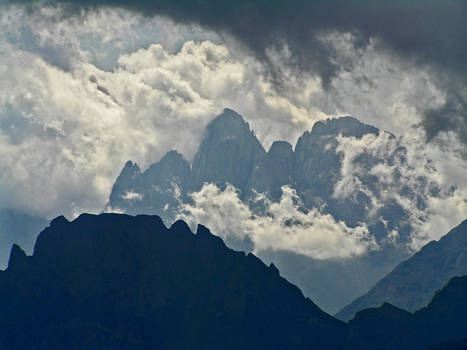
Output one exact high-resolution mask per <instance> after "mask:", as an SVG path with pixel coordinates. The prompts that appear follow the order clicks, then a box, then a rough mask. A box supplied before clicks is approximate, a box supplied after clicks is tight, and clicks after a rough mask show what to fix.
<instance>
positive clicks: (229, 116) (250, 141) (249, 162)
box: [193, 109, 266, 191]
mask: <svg viewBox="0 0 467 350" xmlns="http://www.w3.org/2000/svg"><path fill="white" fill-rule="evenodd" d="M265 157H266V151H265V150H264V149H263V146H261V144H260V143H259V141H258V139H257V138H256V136H255V135H254V133H253V132H252V131H250V126H249V125H248V123H246V122H245V121H244V120H243V118H242V117H241V116H240V115H239V114H238V113H237V112H235V111H233V110H231V109H225V110H224V112H223V113H222V114H221V115H219V116H217V117H216V118H215V119H214V120H213V121H212V122H211V123H210V124H209V125H208V127H207V130H206V133H205V135H204V138H203V140H202V142H201V144H200V147H199V149H198V152H197V153H196V155H195V159H194V162H193V186H194V188H195V189H197V188H199V187H200V186H201V185H202V184H203V183H204V182H214V183H230V184H232V185H234V186H235V187H237V188H239V189H240V190H242V191H244V190H246V188H247V186H248V181H249V179H250V177H251V174H252V172H253V169H254V168H255V167H256V166H257V165H258V164H259V163H260V162H261V161H263V159H264V158H265Z"/></svg>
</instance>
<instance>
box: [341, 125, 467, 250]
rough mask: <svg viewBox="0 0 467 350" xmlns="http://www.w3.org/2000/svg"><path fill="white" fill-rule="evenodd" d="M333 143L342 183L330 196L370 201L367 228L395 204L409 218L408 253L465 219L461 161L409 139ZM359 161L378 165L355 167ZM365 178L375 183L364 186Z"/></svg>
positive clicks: (375, 138) (367, 138)
mask: <svg viewBox="0 0 467 350" xmlns="http://www.w3.org/2000/svg"><path fill="white" fill-rule="evenodd" d="M338 142H339V145H338V147H337V149H336V150H337V152H339V153H340V154H341V155H342V168H341V179H340V181H339V182H337V183H336V185H335V187H334V194H333V196H334V197H335V198H348V197H351V196H353V195H355V194H356V193H358V192H363V193H365V195H367V196H368V197H369V198H370V200H371V205H370V207H369V208H367V211H368V221H369V222H371V221H374V220H376V221H381V220H382V218H381V217H380V214H379V209H381V208H383V207H384V206H386V205H388V203H391V202H394V203H397V205H399V206H400V207H401V208H402V209H403V210H404V212H405V213H406V214H407V215H408V218H407V221H408V222H407V224H408V225H410V227H411V231H410V240H409V242H408V244H409V247H410V248H412V249H413V250H418V249H420V248H421V247H422V246H423V245H424V244H426V243H428V242H429V241H431V240H433V239H439V238H440V237H441V236H442V235H444V234H445V233H446V232H448V231H449V230H450V229H451V228H452V227H454V226H456V225H458V224H459V223H460V222H461V221H462V220H464V219H465V217H466V216H467V191H466V189H467V180H466V178H465V176H464V175H462V174H465V172H466V171H467V168H466V166H465V163H464V162H462V160H461V159H460V158H455V157H453V158H452V159H446V157H445V155H446V154H449V153H445V152H444V151H443V150H440V149H439V148H438V147H433V146H432V147H427V146H426V145H425V144H424V142H423V141H422V140H420V138H418V139H417V137H416V136H415V137H414V136H413V135H412V137H409V136H408V135H406V136H405V137H395V136H393V135H392V134H389V133H387V132H382V133H380V134H379V135H373V134H368V135H365V136H364V137H362V138H360V139H357V138H355V137H339V138H338ZM446 151H447V150H446ZM450 154H451V155H453V154H455V153H450ZM362 155H366V156H367V155H369V156H371V157H374V158H375V159H379V162H378V163H377V164H376V165H373V166H372V167H371V168H370V169H367V168H365V167H362V166H361V163H360V162H359V161H358V159H359V157H361V156H362ZM443 159H444V161H443ZM443 162H449V164H450V165H449V166H447V165H446V164H443ZM435 164H436V165H440V166H439V168H436V166H435ZM368 176H374V177H376V178H377V182H376V183H372V184H371V185H369V184H368V183H367V182H366V181H365V180H363V179H365V178H368ZM454 184H456V185H455V186H454ZM393 234H394V235H393V236H392V237H389V239H393V240H396V241H397V239H398V238H399V236H398V233H397V231H394V232H393Z"/></svg>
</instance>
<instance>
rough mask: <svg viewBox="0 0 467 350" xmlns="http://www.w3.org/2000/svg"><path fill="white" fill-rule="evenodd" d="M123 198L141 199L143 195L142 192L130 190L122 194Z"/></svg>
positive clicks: (129, 199)
mask: <svg viewBox="0 0 467 350" xmlns="http://www.w3.org/2000/svg"><path fill="white" fill-rule="evenodd" d="M122 198H123V199H125V200H128V201H135V200H136V201H141V200H142V199H143V195H142V194H141V193H137V192H132V191H128V192H126V193H125V194H124V195H123V196H122Z"/></svg>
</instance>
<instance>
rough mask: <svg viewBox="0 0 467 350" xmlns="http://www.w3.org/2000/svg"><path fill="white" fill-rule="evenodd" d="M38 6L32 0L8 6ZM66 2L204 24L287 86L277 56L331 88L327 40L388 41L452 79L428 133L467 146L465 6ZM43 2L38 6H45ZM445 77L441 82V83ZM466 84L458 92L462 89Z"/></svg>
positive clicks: (433, 2)
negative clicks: (349, 36)
mask: <svg viewBox="0 0 467 350" xmlns="http://www.w3.org/2000/svg"><path fill="white" fill-rule="evenodd" d="M6 2H9V3H22V4H32V2H31V1H28V0H6ZM56 3H63V4H67V6H69V7H68V8H69V10H70V11H72V12H73V13H79V11H78V10H80V9H93V8H96V7H100V6H110V7H121V8H125V9H129V10H132V11H136V12H140V13H143V14H145V15H156V14H157V15H167V16H169V17H171V18H173V19H174V20H175V21H177V22H183V23H196V24H200V25H201V26H204V27H207V28H209V29H213V30H215V31H218V32H220V33H227V34H230V35H233V37H235V38H236V39H237V40H239V41H240V42H241V43H243V44H244V45H245V46H246V47H247V48H249V49H250V50H251V51H252V52H254V54H255V56H256V57H257V58H259V59H260V60H261V61H263V62H266V63H268V64H269V68H270V71H269V73H270V77H272V78H273V79H274V80H275V81H276V82H277V83H278V84H276V86H280V82H281V80H282V79H284V75H283V74H281V73H282V72H280V70H279V71H278V69H277V67H274V64H272V63H273V62H271V56H270V55H269V54H268V51H270V50H278V51H281V50H283V49H284V47H286V48H287V50H289V52H290V57H289V60H288V61H289V65H291V66H292V67H294V68H295V69H298V70H311V71H313V72H314V73H315V74H317V76H319V77H320V78H321V81H322V83H323V85H324V86H325V87H328V86H330V82H331V81H332V80H333V78H335V77H336V76H337V75H338V73H339V72H340V71H342V70H348V69H350V68H351V67H349V65H352V64H354V62H352V61H351V60H349V61H348V62H341V61H340V62H337V61H336V60H335V52H334V51H333V48H332V47H331V46H329V45H327V43H326V41H323V40H322V38H321V37H320V35H319V34H321V33H326V32H329V31H334V30H337V31H339V32H352V33H354V35H356V40H354V42H353V44H354V45H355V46H356V47H360V46H362V47H364V46H366V45H368V44H369V43H370V39H371V38H378V39H381V41H382V44H383V45H381V46H382V47H386V48H391V49H392V50H393V51H394V52H396V53H397V54H400V55H402V56H404V57H406V58H409V59H410V60H413V62H414V63H415V64H417V65H420V64H421V65H425V64H427V65H430V66H432V67H433V68H434V69H435V70H436V72H437V74H439V75H440V77H443V78H442V79H443V80H446V79H445V78H444V76H445V75H446V74H447V75H449V79H448V80H449V81H448V82H447V90H449V96H448V97H447V100H446V101H445V104H444V105H442V106H440V107H439V108H436V109H427V110H426V111H424V112H425V113H424V115H425V118H424V121H423V123H422V126H423V127H424V129H425V131H426V133H427V138H428V139H429V140H430V139H432V138H434V137H435V136H437V135H438V134H439V132H449V131H454V132H455V133H456V134H457V136H458V137H459V138H460V139H461V140H462V141H463V142H464V143H465V142H467V136H466V135H467V131H466V124H467V121H466V118H467V117H466V115H467V110H466V107H465V106H466V104H467V103H466V100H467V91H466V89H465V83H466V81H467V74H466V72H467V67H466V66H467V65H466V62H467V41H466V40H465V35H466V34H467V21H466V20H465V18H466V17H467V2H465V1H462V0H446V1H439V0H427V1H422V0H416V1H410V2H407V1H403V0H394V1H371V0H356V1H346V0H333V1H323V0H315V1H306V0H296V1H286V0H275V1H253V0H242V1H227V0H224V1H215V0H208V1H206V0H179V1H167V0H152V1H143V0H136V1H128V0H79V1H77V0H76V1H74V0H47V1H43V2H39V4H56ZM37 4H38V3H37V2H36V3H35V5H34V6H37ZM440 79H441V78H440ZM456 84H457V85H459V84H460V85H461V88H460V89H458V88H455V87H454V85H456Z"/></svg>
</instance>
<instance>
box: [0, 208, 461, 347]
mask: <svg viewBox="0 0 467 350" xmlns="http://www.w3.org/2000/svg"><path fill="white" fill-rule="evenodd" d="M466 292H467V277H466V276H464V277H462V278H454V279H452V280H451V281H450V282H449V284H448V285H447V286H446V287H445V288H443V289H442V290H441V291H439V292H438V293H437V294H436V296H435V297H434V298H433V300H432V301H431V302H430V303H429V304H428V306H427V307H426V308H423V309H421V310H419V311H417V312H416V313H414V314H411V313H409V312H406V311H404V310H401V309H399V308H396V307H394V306H392V305H390V304H384V305H383V306H382V307H380V308H378V309H368V310H364V311H361V312H359V313H358V314H357V316H356V317H355V319H354V320H352V322H350V323H349V324H348V325H346V324H345V323H343V322H341V321H339V320H337V319H334V318H333V317H331V316H329V315H328V314H326V313H325V312H323V311H321V310H320V309H319V308H318V307H317V306H316V305H315V304H314V303H313V302H312V301H311V300H310V299H308V298H305V297H304V296H303V294H302V293H301V292H300V290H299V289H298V288H297V287H295V286H294V285H292V284H290V283H289V282H287V281H286V280H285V279H284V278H282V277H281V276H280V274H279V271H278V269H277V268H276V267H275V266H274V265H272V264H271V265H270V266H266V265H265V264H264V263H263V262H262V261H261V260H260V259H258V258H257V257H255V256H254V255H252V254H245V253H243V252H237V251H233V250H231V249H229V248H227V247H226V246H225V245H224V243H223V241H222V240H221V239H220V238H219V237H217V236H215V235H212V234H211V233H210V231H209V230H208V229H207V228H206V227H204V226H201V225H200V226H198V230H197V232H196V234H193V233H192V232H191V231H190V229H189V228H188V226H187V225H186V223H184V222H183V221H177V222H175V223H174V224H173V225H172V226H171V227H170V228H167V227H166V226H165V225H164V224H163V222H162V220H161V219H160V218H159V217H157V216H147V215H140V216H136V217H132V216H128V215H121V214H101V215H89V214H82V215H81V216H79V217H78V218H77V219H75V220H74V221H72V222H69V221H68V220H66V219H65V218H64V217H63V216H61V217H58V218H56V219H54V220H53V221H52V222H51V224H50V226H49V227H47V228H46V229H45V230H44V231H42V232H41V233H40V235H39V237H38V239H37V242H36V245H35V248H34V253H33V255H32V256H27V255H26V254H25V253H24V251H23V250H22V249H21V248H20V247H19V246H17V245H13V247H12V249H11V255H10V261H9V266H8V268H7V269H6V270H5V271H0V309H1V310H2V313H0V347H1V348H2V349H5V350H16V349H30V348H33V349H51V350H54V349H57V350H58V349H60V350H61V349H71V350H73V349H104V350H105V349H113V350H115V349H220V348H221V349H240V348H244V349H425V348H426V347H427V346H429V345H434V344H439V343H445V342H448V341H455V342H456V343H457V342H458V340H459V339H462V338H463V337H465V336H466V335H467V334H466V333H467V332H466V331H467V317H465V316H466V315H467V302H466V300H465V295H466ZM427 332H428V334H429V336H427Z"/></svg>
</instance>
